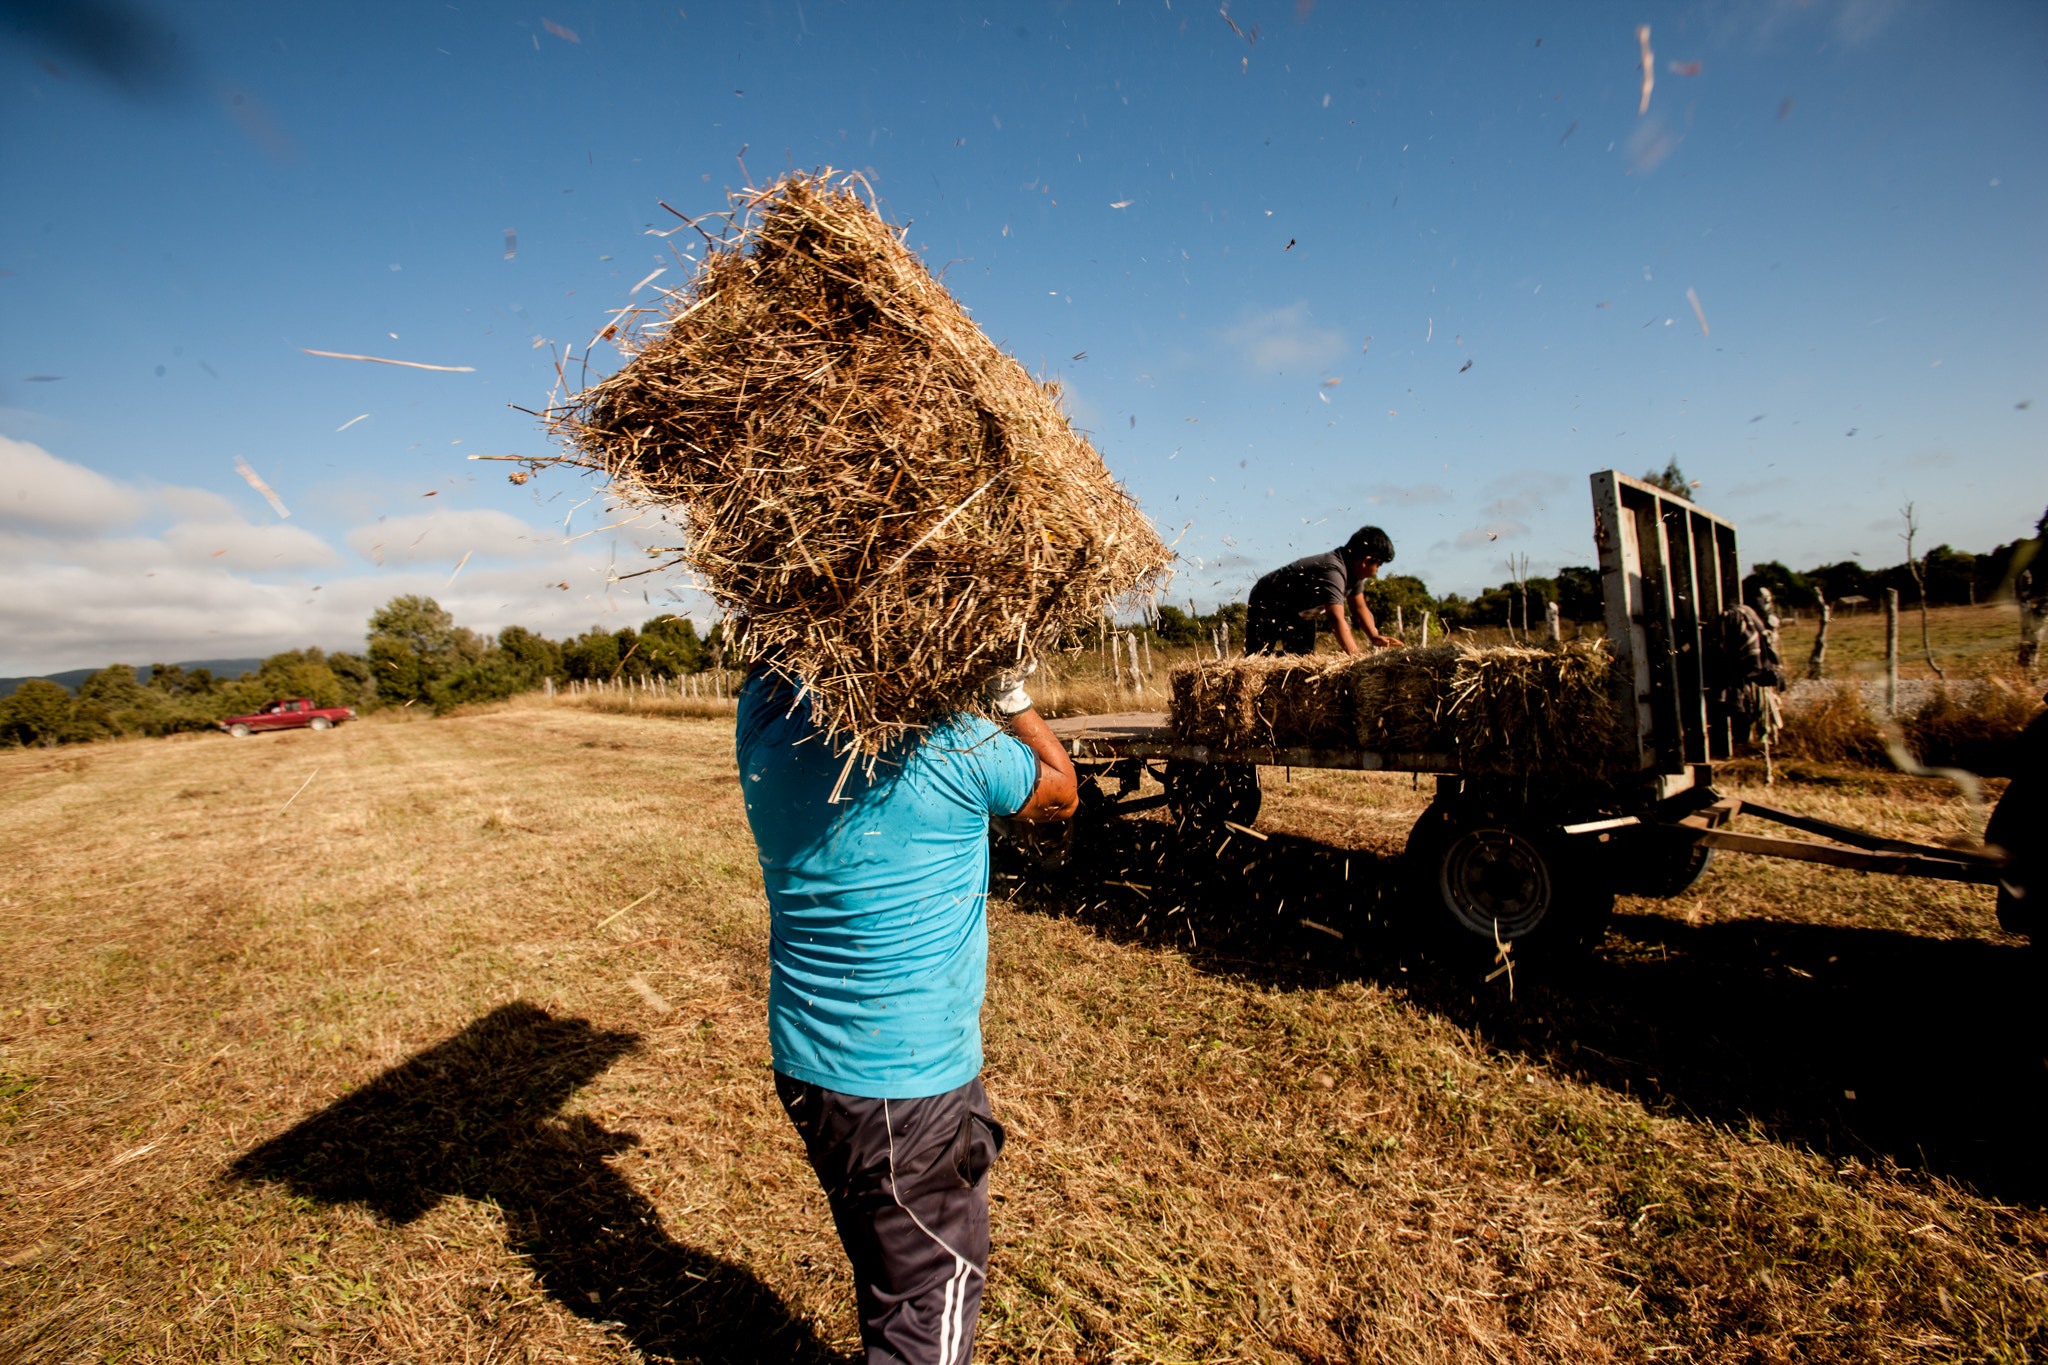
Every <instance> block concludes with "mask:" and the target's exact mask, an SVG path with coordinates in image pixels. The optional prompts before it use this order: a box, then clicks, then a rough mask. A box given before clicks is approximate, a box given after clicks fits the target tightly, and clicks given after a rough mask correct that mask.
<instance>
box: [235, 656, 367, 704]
mask: <svg viewBox="0 0 2048 1365" xmlns="http://www.w3.org/2000/svg"><path fill="white" fill-rule="evenodd" d="M327 669H328V671H329V672H330V673H332V674H334V677H335V681H337V682H339V683H340V684H341V691H342V705H344V706H353V707H356V708H357V709H359V710H365V709H368V708H369V707H371V706H374V705H376V703H377V673H376V669H375V666H374V665H372V664H371V663H370V661H369V660H368V659H366V658H364V657H363V656H362V655H360V654H350V653H348V652H347V651H346V650H336V651H335V652H334V653H332V654H330V655H328V656H327ZM202 671H204V670H202Z"/></svg>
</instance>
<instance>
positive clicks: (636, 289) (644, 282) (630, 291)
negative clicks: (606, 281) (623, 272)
mask: <svg viewBox="0 0 2048 1365" xmlns="http://www.w3.org/2000/svg"><path fill="white" fill-rule="evenodd" d="M667 273H668V267H667V266H665V265H664V266H661V267H659V268H658V269H656V270H655V272H654V274H652V275H649V276H648V277H647V278H646V279H644V280H642V281H640V283H638V284H636V285H634V286H633V287H632V288H631V289H628V290H627V291H626V297H627V298H629V299H630V298H632V297H633V296H634V295H635V294H637V293H639V292H640V291H641V290H643V289H645V288H646V287H647V286H648V285H650V284H653V283H654V281H655V279H656V278H657V277H658V276H661V275H666V274H667Z"/></svg>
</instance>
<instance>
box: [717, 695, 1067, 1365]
mask: <svg viewBox="0 0 2048 1365" xmlns="http://www.w3.org/2000/svg"><path fill="white" fill-rule="evenodd" d="M1014 676H1015V675H1014V674H1013V675H1010V676H1008V677H1005V678H1004V679H1002V680H1001V681H999V682H998V683H997V684H992V685H991V689H990V690H991V692H992V693H993V695H991V696H990V697H989V698H988V702H989V706H990V708H991V709H992V710H995V711H997V712H999V713H1002V714H1004V715H1007V716H1008V717H1009V722H1010V729H1011V733H1009V734H1005V733H1003V732H1002V731H1001V730H999V729H997V727H996V726H995V725H993V724H992V723H990V722H989V721H987V720H985V719H983V718H981V717H979V716H975V715H970V714H961V715H959V716H956V717H954V718H953V719H952V720H951V721H950V722H948V723H947V724H945V725H942V726H939V727H937V728H935V729H933V730H932V731H930V732H929V733H928V734H926V735H925V736H924V737H923V739H922V740H919V741H913V742H911V743H909V744H905V745H899V746H897V748H895V749H892V750H889V751H886V752H885V753H884V754H883V755H882V756H881V758H880V760H879V761H878V762H877V763H876V764H874V765H870V766H866V767H860V768H854V769H851V770H849V769H848V768H847V767H846V765H845V763H844V761H843V760H841V759H839V758H837V757H836V756H835V755H834V754H833V753H832V752H831V749H830V747H829V746H828V745H827V744H826V743H825V742H824V739H825V735H824V731H823V728H822V727H821V726H820V725H819V723H818V721H817V720H816V718H815V717H814V716H813V714H812V711H811V703H810V699H809V697H807V696H805V695H803V693H802V692H800V691H799V688H798V685H797V684H796V683H795V682H793V681H792V680H791V679H790V678H789V677H788V676H787V675H786V674H784V673H783V672H782V671H781V670H780V669H778V668H775V667H771V666H758V667H756V669H755V670H754V673H753V675H752V676H751V677H749V678H748V679H747V683H746V686H745V687H744V688H742V689H741V691H740V705H739V729H738V747H739V763H740V772H741V774H742V776H743V779H744V780H743V787H744V794H745V797H746V806H747V822H748V824H749V825H750V826H751V827H752V828H753V831H754V842H755V844H756V846H757V847H758V849H759V851H760V857H761V878H762V881H763V883H764V884H765V886H766V888H767V892H768V906H769V916H770V918H769V941H768V942H769V947H768V957H769V963H770V974H769V984H768V1037H769V1044H770V1047H771V1049H772V1052H773V1056H774V1067H775V1090H776V1093H777V1094H778V1095H779V1096H780V1097H781V1099H782V1104H783V1107H784V1108H785V1109H786V1110H787V1111H788V1113H789V1116H790V1119H791V1120H792V1121H793V1122H794V1123H795V1124H796V1129H797V1132H798V1134H800V1135H801V1136H802V1138H803V1143H804V1149H805V1151H806V1152H807V1153H808V1154H809V1156H810V1160H811V1167H812V1169H813V1170H815V1171H816V1172H817V1174H818V1181H819V1183H820V1184H822V1185H823V1186H824V1188H825V1195H826V1198H827V1199H828V1200H829V1201H830V1203H831V1206H832V1220H833V1222H834V1223H835V1224H836V1225H837V1226H838V1229H839V1240H840V1242H841V1244H842V1245H844V1246H845V1248H846V1255H847V1259H848V1260H849V1261H851V1262H852V1263H853V1275H854V1285H855V1292H856V1295H857V1298H858V1302H859V1307H860V1330H861V1340H862V1342H863V1343H864V1344H865V1345H866V1347H867V1359H868V1361H869V1362H871V1363H878V1362H881V1361H905V1362H909V1361H917V1362H926V1361H929V1362H953V1361H964V1360H966V1359H967V1358H968V1356H969V1355H970V1354H971V1353H972V1351H973V1348H974V1325H975V1320H976V1318H977V1316H978V1315H979V1313H980V1311H981V1293H982V1286H983V1284H984V1282H985V1280H986V1276H987V1272H988V1250H989V1224H988V1171H989V1167H990V1165H991V1164H992V1163H993V1162H994V1161H995V1159H996V1155H997V1154H998V1153H999V1152H1001V1150H1002V1147H1003V1128H1002V1125H1001V1124H999V1123H997V1122H996V1118H995V1114H994V1112H993V1111H992V1110H991V1108H990V1106H989V1100H988V1095H987V1093H986V1092H985V1091H984V1090H983V1089H982V1085H981V1080H980V1074H981V1002H982V992H983V987H984V983H985V981H986V979H987V971H988V921H987V917H986V902H987V898H988V885H989V852H988V824H989V818H990V817H991V816H1007V817H1010V818H1014V819H1018V820H1026V821H1041V820H1064V819H1066V818H1067V817H1068V816H1070V815H1072V814H1073V812H1074V809H1075V807H1076V805H1077V804H1078V799H1077V796H1076V793H1075V777H1074V767H1073V764H1072V763H1071V762H1070V761H1069V760H1068V758H1067V754H1066V750H1064V749H1063V748H1061V747H1060V744H1059V741H1057V740H1056V739H1054V738H1053V736H1052V732H1051V731H1050V730H1049V729H1047V728H1046V724H1045V722H1044V721H1043V720H1041V719H1040V718H1039V716H1038V713H1037V712H1036V711H1035V710H1033V709H1032V704H1031V698H1030V696H1029V695H1027V694H1026V693H1025V691H1024V689H1023V687H1022V685H1021V683H1020V682H1018V681H1014V680H1013V679H1014Z"/></svg>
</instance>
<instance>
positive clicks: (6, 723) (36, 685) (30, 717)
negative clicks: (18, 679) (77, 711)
mask: <svg viewBox="0 0 2048 1365" xmlns="http://www.w3.org/2000/svg"><path fill="white" fill-rule="evenodd" d="M72 700H73V699H72V696H71V693H70V692H68V691H67V690H65V688H64V686H63V685H62V684H61V683H53V682H51V681H50V680H49V679H48V678H30V679H29V680H28V681H27V682H25V683H23V684H22V685H21V686H20V687H17V688H16V689H14V695H13V696H11V697H8V698H6V699H5V700H0V737H4V738H5V739H6V740H7V742H8V743H10V744H44V745H49V744H58V743H62V742H63V741H64V739H65V738H66V737H67V734H68V732H69V731H70V728H71V707H72Z"/></svg>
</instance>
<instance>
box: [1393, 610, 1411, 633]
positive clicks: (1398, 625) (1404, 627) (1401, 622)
mask: <svg viewBox="0 0 2048 1365" xmlns="http://www.w3.org/2000/svg"><path fill="white" fill-rule="evenodd" d="M1407 633H1408V618H1407V617H1406V616H1405V615H1403V614H1402V611H1401V604H1400V603H1399V602H1396V603H1394V635H1395V637H1396V638H1397V639H1398V638H1399V637H1401V636H1403V635H1406V634H1407Z"/></svg>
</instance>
